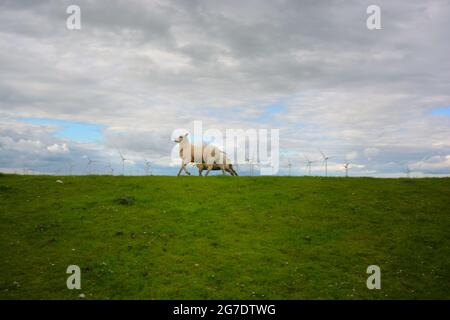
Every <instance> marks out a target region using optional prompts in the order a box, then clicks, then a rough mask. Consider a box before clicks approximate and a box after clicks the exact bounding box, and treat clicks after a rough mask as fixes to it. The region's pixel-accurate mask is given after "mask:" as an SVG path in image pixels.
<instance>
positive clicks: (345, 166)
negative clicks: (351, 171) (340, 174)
mask: <svg viewBox="0 0 450 320" xmlns="http://www.w3.org/2000/svg"><path fill="white" fill-rule="evenodd" d="M349 165H350V163H348V162H346V163H344V168H345V176H346V177H348V166H349Z"/></svg>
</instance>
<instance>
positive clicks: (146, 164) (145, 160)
mask: <svg viewBox="0 0 450 320" xmlns="http://www.w3.org/2000/svg"><path fill="white" fill-rule="evenodd" d="M144 162H145V169H144V170H145V175H148V172H149V171H150V167H151V165H150V161H148V160H147V159H144ZM150 175H152V174H151V171H150Z"/></svg>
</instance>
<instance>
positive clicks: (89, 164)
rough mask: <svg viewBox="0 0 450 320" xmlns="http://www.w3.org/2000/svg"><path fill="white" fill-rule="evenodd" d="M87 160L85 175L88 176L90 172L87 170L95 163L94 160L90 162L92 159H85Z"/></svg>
mask: <svg viewBox="0 0 450 320" xmlns="http://www.w3.org/2000/svg"><path fill="white" fill-rule="evenodd" d="M87 160H88V163H87V165H86V173H87V174H90V173H91V171H90V170H89V169H90V167H91V165H92V164H93V163H95V162H96V161H95V160H92V159H91V158H89V157H87Z"/></svg>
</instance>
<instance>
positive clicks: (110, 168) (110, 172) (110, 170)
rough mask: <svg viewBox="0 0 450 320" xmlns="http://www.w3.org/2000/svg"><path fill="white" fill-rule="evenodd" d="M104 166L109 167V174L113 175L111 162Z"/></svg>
mask: <svg viewBox="0 0 450 320" xmlns="http://www.w3.org/2000/svg"><path fill="white" fill-rule="evenodd" d="M106 168H108V169H109V174H110V175H112V176H113V175H114V168H113V167H112V166H111V163H108V165H107V166H106Z"/></svg>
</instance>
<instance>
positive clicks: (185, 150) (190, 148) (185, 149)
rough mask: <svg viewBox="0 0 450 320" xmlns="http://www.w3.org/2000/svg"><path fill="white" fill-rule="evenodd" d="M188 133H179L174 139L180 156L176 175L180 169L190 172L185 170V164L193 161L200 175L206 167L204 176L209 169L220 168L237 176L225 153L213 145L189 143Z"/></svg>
mask: <svg viewBox="0 0 450 320" xmlns="http://www.w3.org/2000/svg"><path fill="white" fill-rule="evenodd" d="M187 136H188V133H186V134H185V135H184V136H183V135H181V136H179V137H178V138H176V139H175V142H176V143H178V144H179V155H180V158H181V168H180V170H179V171H178V176H179V175H180V174H181V171H184V172H186V174H188V175H190V173H189V172H188V171H187V170H186V166H187V165H188V164H189V163H195V164H196V165H197V168H198V170H199V175H202V171H203V170H205V169H207V170H208V171H207V172H206V176H207V175H208V174H209V172H210V171H211V170H222V173H223V174H225V171H226V172H228V173H230V174H231V175H234V176H237V173H236V171H235V170H234V168H233V166H232V164H231V161H230V160H229V159H227V158H226V156H225V153H224V152H222V151H221V150H220V149H219V148H217V147H216V146H214V145H205V144H203V143H202V145H200V146H198V145H197V146H195V145H191V143H190V142H189V139H188V137H187Z"/></svg>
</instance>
